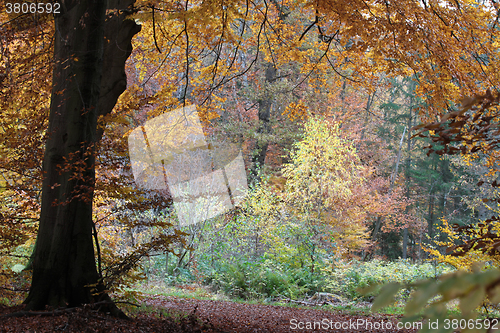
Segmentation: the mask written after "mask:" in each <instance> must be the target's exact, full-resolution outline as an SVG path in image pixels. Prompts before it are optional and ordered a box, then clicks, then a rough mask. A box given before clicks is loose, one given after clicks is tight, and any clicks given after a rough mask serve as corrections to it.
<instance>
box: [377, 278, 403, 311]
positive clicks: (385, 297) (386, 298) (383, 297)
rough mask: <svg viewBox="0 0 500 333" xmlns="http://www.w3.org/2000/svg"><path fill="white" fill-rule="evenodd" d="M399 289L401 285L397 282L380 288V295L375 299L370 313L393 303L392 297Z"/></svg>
mask: <svg viewBox="0 0 500 333" xmlns="http://www.w3.org/2000/svg"><path fill="white" fill-rule="evenodd" d="M400 289H401V284H400V283H397V282H392V283H387V284H385V285H383V286H382V289H381V290H380V294H379V295H378V296H377V298H375V301H374V302H373V305H372V308H371V311H372V312H375V311H378V310H380V309H382V308H384V307H386V306H388V305H390V304H392V303H393V302H394V296H395V295H396V294H397V293H398V291H399V290H400Z"/></svg>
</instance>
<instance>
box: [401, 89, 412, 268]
mask: <svg viewBox="0 0 500 333" xmlns="http://www.w3.org/2000/svg"><path fill="white" fill-rule="evenodd" d="M412 108H413V96H411V97H410V107H409V112H410V114H409V116H408V138H407V142H406V144H407V146H406V150H407V151H408V159H407V160H406V170H405V174H406V199H408V200H410V167H411V131H410V129H411V128H412V122H413V115H412ZM407 213H408V206H407V207H406V209H405V214H407ZM407 256H408V227H406V228H404V229H403V259H406V258H407Z"/></svg>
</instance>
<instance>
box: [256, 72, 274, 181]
mask: <svg viewBox="0 0 500 333" xmlns="http://www.w3.org/2000/svg"><path fill="white" fill-rule="evenodd" d="M275 79H276V68H275V67H274V65H273V64H268V65H267V69H266V83H267V84H270V83H272V82H273V81H274V80H275ZM258 103H259V114H258V115H259V129H258V131H257V132H258V133H262V134H269V133H270V131H271V127H270V124H269V121H270V119H271V106H272V96H271V95H270V94H269V93H268V92H266V93H265V95H264V96H263V97H262V98H261V99H260V100H259V101H258ZM268 146H269V142H267V140H265V139H264V140H261V141H259V140H257V146H256V151H255V153H254V156H253V158H252V170H251V172H250V174H251V179H252V181H256V180H258V178H259V177H258V173H259V168H262V167H263V166H264V162H265V160H266V154H267V148H268Z"/></svg>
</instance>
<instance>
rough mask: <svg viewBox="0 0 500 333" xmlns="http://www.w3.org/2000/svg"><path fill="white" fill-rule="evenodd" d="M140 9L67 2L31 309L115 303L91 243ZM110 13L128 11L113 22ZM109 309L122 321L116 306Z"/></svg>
mask: <svg viewBox="0 0 500 333" xmlns="http://www.w3.org/2000/svg"><path fill="white" fill-rule="evenodd" d="M133 4H134V1H133V0H126V1H112V0H111V1H100V0H73V1H64V2H61V14H58V15H57V16H56V17H55V25H56V29H55V31H56V33H55V44H54V61H55V65H54V73H53V84H52V97H51V105H50V116H49V128H48V139H47V143H46V149H45V155H44V160H43V172H44V179H43V188H42V208H41V214H40V225H39V230H38V235H37V240H36V247H35V252H34V255H33V279H32V284H31V288H30V292H29V295H28V297H27V299H26V300H25V304H26V306H27V308H28V309H32V310H35V309H43V308H44V307H45V306H46V305H48V306H52V307H68V306H70V307H72V306H79V305H81V304H86V303H92V302H95V301H100V300H109V301H110V299H109V296H107V295H106V294H104V293H103V292H104V286H103V285H102V283H101V281H100V279H99V274H98V272H97V269H96V262H95V253H94V243H93V239H92V233H93V221H92V200H93V194H94V183H95V145H96V143H97V142H98V140H99V138H100V136H101V135H102V132H100V133H98V131H97V118H98V116H99V115H104V114H107V113H109V112H110V111H111V110H112V108H113V107H114V105H115V104H116V101H117V99H118V97H119V96H120V94H121V93H122V92H123V91H124V90H125V87H126V76H125V67H124V66H125V60H126V59H127V58H128V56H129V55H130V52H131V51H132V45H131V39H132V37H133V36H134V34H136V33H137V32H138V31H139V30H140V27H139V26H137V25H136V24H135V22H134V21H133V20H125V17H126V14H127V12H128V11H127V10H125V9H127V8H129V6H132V5H133ZM106 9H122V11H121V12H118V13H115V14H114V15H112V16H110V15H108V17H107V15H106ZM105 36H106V41H107V42H105ZM96 295H97V296H96ZM107 310H108V311H112V312H113V313H114V314H115V315H123V313H122V312H121V311H119V310H118V309H117V308H116V307H115V306H113V305H110V306H109V307H108V309H107Z"/></svg>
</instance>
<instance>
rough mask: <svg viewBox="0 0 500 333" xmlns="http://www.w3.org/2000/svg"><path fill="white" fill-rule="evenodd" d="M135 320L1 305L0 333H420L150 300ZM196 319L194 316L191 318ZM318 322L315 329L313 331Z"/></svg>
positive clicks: (323, 314)
mask: <svg viewBox="0 0 500 333" xmlns="http://www.w3.org/2000/svg"><path fill="white" fill-rule="evenodd" d="M142 303H143V305H146V308H141V309H140V310H138V311H137V312H135V311H134V313H135V314H133V315H132V316H131V317H132V320H124V319H117V318H113V317H110V316H107V315H105V314H103V313H99V312H96V311H95V310H90V309H88V308H86V309H81V308H75V309H70V310H58V312H57V313H53V312H50V311H46V312H44V313H43V315H30V316H21V317H6V315H9V314H12V313H15V312H17V313H19V312H23V308H24V306H22V305H20V306H15V307H3V306H0V333H4V332H5V333H7V332H23V333H24V332H36V333H45V332H47V333H48V332H65V333H66V332H71V333H73V332H102V333H109V332H122V333H127V332H130V333H132V332H134V333H135V332H154V333H163V332H165V333H166V332H168V333H188V332H189V333H191V332H193V333H202V332H205V333H260V332H269V333H283V332H356V333H358V332H417V330H416V329H415V330H404V329H401V330H398V329H397V326H396V325H397V323H398V321H399V319H400V318H399V317H398V316H391V315H380V314H371V315H370V316H362V315H349V314H342V313H336V312H333V311H327V310H321V309H312V308H311V309H308V308H297V307H285V306H277V305H260V304H246V303H236V302H231V301H221V300H217V301H215V300H200V299H194V298H180V297H175V296H163V295H149V296H146V297H144V298H142ZM193 314H194V315H193ZM315 322H316V325H317V326H316V329H307V328H308V327H313V326H312V325H314V323H315Z"/></svg>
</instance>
